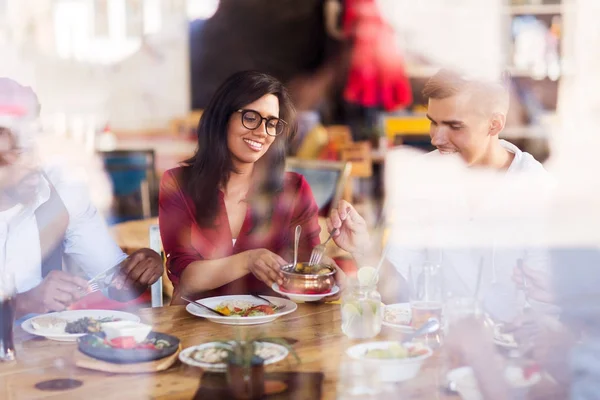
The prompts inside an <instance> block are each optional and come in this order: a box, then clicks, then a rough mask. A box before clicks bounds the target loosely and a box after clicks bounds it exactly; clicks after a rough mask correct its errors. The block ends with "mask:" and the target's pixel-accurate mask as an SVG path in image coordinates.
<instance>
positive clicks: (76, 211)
mask: <svg viewBox="0 0 600 400" xmlns="http://www.w3.org/2000/svg"><path fill="white" fill-rule="evenodd" d="M45 172H46V176H47V177H48V178H49V180H50V181H51V182H52V185H53V186H54V187H55V189H56V191H57V192H58V195H59V196H60V198H61V200H62V202H63V203H64V205H65V207H66V209H67V212H68V214H69V224H68V227H67V230H66V233H65V238H64V241H63V244H64V256H65V257H64V258H65V264H66V265H67V267H68V269H69V271H77V270H78V269H79V270H81V271H82V272H83V274H84V275H86V276H88V277H92V276H94V275H96V274H98V273H100V272H103V271H105V270H107V269H109V268H111V267H112V266H114V265H116V264H117V263H119V262H121V261H122V260H124V259H125V258H126V257H127V256H126V254H125V253H123V251H121V249H120V248H119V247H118V246H117V244H116V243H115V241H114V240H113V239H112V237H111V236H110V233H109V231H108V228H107V226H106V223H105V222H104V220H103V218H102V216H101V215H100V213H99V212H98V211H97V209H96V208H95V207H94V205H93V204H92V202H91V201H90V198H89V194H88V190H87V188H86V186H85V184H84V183H83V182H81V181H80V180H76V179H69V177H68V174H66V173H65V172H66V171H65V170H64V168H62V169H61V168H58V167H55V168H51V169H47V170H45ZM50 193H51V190H50V185H49V183H48V182H47V181H46V180H45V179H43V178H42V179H41V180H40V183H39V185H38V191H37V195H36V198H35V199H34V201H32V202H31V203H30V204H28V205H17V206H15V207H13V208H11V209H9V210H6V211H4V212H0V262H2V263H3V264H4V265H3V267H4V268H6V269H7V270H8V271H11V272H13V273H14V275H15V281H16V282H15V283H16V288H17V292H25V291H27V290H29V289H32V288H33V287H35V286H37V285H39V284H40V283H41V281H42V271H41V264H42V255H41V248H40V240H39V231H38V226H37V220H36V217H35V211H36V210H37V209H38V208H39V207H40V206H42V205H43V204H44V203H46V202H47V201H48V200H49V198H50Z"/></svg>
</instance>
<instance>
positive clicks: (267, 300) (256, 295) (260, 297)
mask: <svg viewBox="0 0 600 400" xmlns="http://www.w3.org/2000/svg"><path fill="white" fill-rule="evenodd" d="M251 296H252V297H256V298H258V299H261V300H264V301H266V302H267V303H269V305H270V306H271V307H273V309H274V310H275V311H281V310H283V309H284V308H285V307H286V306H285V304H284V305H278V304H275V303H273V302H271V301H270V300H269V299H267V298H266V297H262V296H261V295H259V294H251Z"/></svg>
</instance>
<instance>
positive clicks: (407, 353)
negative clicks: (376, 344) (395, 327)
mask: <svg viewBox="0 0 600 400" xmlns="http://www.w3.org/2000/svg"><path fill="white" fill-rule="evenodd" d="M428 352H429V350H428V349H427V348H426V347H424V346H422V345H419V344H416V345H414V346H407V347H404V346H402V344H400V343H391V344H389V345H388V346H386V347H381V348H370V349H367V350H366V351H365V353H364V358H371V359H379V360H390V359H394V360H397V359H406V358H414V357H419V356H423V355H425V354H427V353H428Z"/></svg>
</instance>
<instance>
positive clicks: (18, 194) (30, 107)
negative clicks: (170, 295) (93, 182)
mask: <svg viewBox="0 0 600 400" xmlns="http://www.w3.org/2000/svg"><path fill="white" fill-rule="evenodd" d="M39 111H40V105H39V102H38V99H37V96H36V95H35V93H34V92H33V91H32V90H31V88H27V87H24V86H21V85H20V84H18V83H17V82H15V81H13V80H10V79H8V78H0V266H1V267H2V268H3V269H7V270H8V271H10V272H12V273H14V275H15V281H16V282H15V283H16V288H17V292H18V295H17V297H16V301H17V305H16V307H17V315H18V316H23V315H26V314H30V313H45V312H49V311H60V310H64V309H65V308H67V307H69V306H70V305H71V304H73V303H74V302H76V301H77V300H78V299H79V298H80V297H82V296H83V295H85V294H86V291H87V281H86V279H83V278H81V277H79V276H76V275H75V274H74V273H73V271H75V270H77V269H80V270H82V271H83V273H85V274H86V275H87V276H89V277H92V276H95V275H96V274H98V273H100V272H103V271H105V270H108V269H109V268H111V267H113V266H115V265H118V264H121V265H120V270H119V271H118V272H117V273H116V274H115V275H114V277H113V281H112V286H111V288H110V290H108V291H107V293H108V294H109V295H110V296H111V297H113V298H115V299H117V300H126V299H127V300H128V299H131V298H134V297H137V296H138V295H139V294H140V293H141V292H142V291H143V290H145V289H146V288H147V287H148V285H151V284H152V283H154V282H156V281H157V280H158V278H160V277H161V276H162V272H163V266H162V260H161V258H160V256H159V255H158V254H157V253H156V252H154V251H152V250H150V249H142V250H140V251H138V252H136V253H134V254H132V255H131V256H130V257H127V255H126V254H124V253H123V252H122V251H121V249H120V248H119V247H118V246H117V245H116V243H115V242H114V241H113V240H112V238H111V237H110V235H109V232H108V229H107V227H106V225H105V223H104V221H103V219H102V217H101V215H100V214H99V213H98V212H97V210H96V208H95V207H94V206H93V205H92V203H91V201H90V198H89V195H88V191H87V188H86V187H85V185H83V184H82V182H80V181H77V180H73V179H71V177H69V174H68V173H67V172H68V171H67V169H66V168H58V167H57V165H56V164H55V165H53V166H52V167H47V165H42V164H41V163H40V162H39V159H40V158H41V157H38V156H37V155H36V152H35V151H36V149H35V148H34V146H33V143H34V140H33V139H34V136H35V126H36V122H37V118H38V116H39ZM37 150H39V151H47V150H48V149H47V148H39V149H37ZM46 159H48V157H46ZM67 271H69V272H67Z"/></svg>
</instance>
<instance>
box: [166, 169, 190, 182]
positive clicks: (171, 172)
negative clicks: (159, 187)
mask: <svg viewBox="0 0 600 400" xmlns="http://www.w3.org/2000/svg"><path fill="white" fill-rule="evenodd" d="M188 168H189V167H188V166H179V167H175V168H171V169H168V170H166V171H165V172H164V173H163V176H162V178H161V181H162V182H163V183H171V184H173V183H176V184H177V185H178V186H184V185H183V184H184V181H185V172H186V170H187V169H188Z"/></svg>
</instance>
